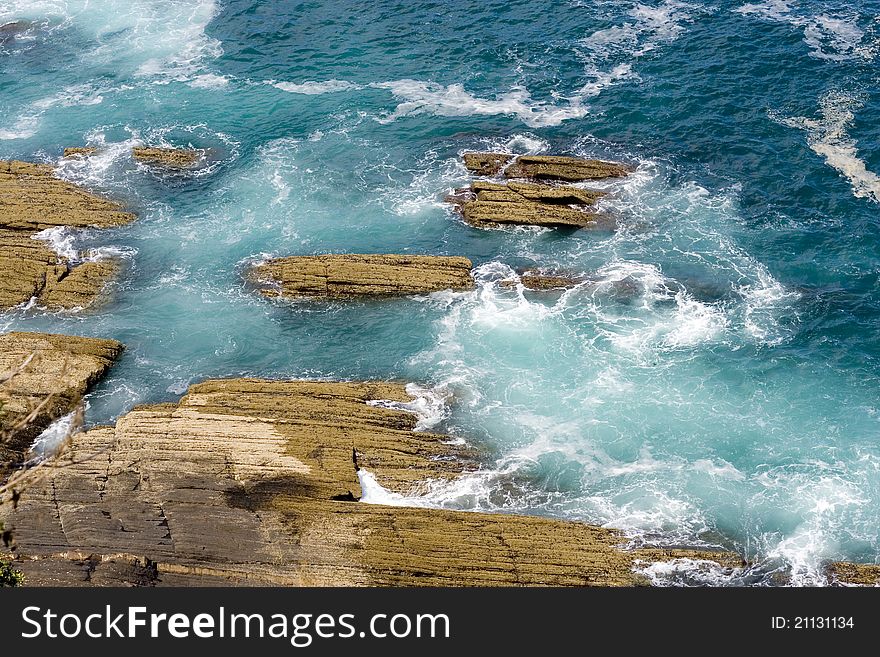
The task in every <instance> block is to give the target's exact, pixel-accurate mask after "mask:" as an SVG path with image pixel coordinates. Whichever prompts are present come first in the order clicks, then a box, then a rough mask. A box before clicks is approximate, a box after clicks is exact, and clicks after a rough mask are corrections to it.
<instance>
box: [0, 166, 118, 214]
mask: <svg viewBox="0 0 880 657" xmlns="http://www.w3.org/2000/svg"><path fill="white" fill-rule="evenodd" d="M134 219H135V215H133V214H132V213H130V212H125V211H124V210H123V208H122V206H121V205H120V204H119V203H116V202H114V201H110V200H108V199H105V198H101V197H99V196H95V195H94V194H92V193H90V192H88V191H86V190H84V189H82V188H80V187H77V186H76V185H74V184H72V183H69V182H67V181H65V180H60V179H58V178H56V177H55V176H54V169H53V168H52V167H51V166H49V165H45V164H32V163H30V162H17V161H14V160H13V161H5V160H0V228H6V229H11V230H26V231H31V232H36V231H41V230H45V229H46V228H54V227H56V226H69V227H71V228H89V227H91V228H113V227H115V226H122V225H124V224H127V223H130V222H132V221H134Z"/></svg>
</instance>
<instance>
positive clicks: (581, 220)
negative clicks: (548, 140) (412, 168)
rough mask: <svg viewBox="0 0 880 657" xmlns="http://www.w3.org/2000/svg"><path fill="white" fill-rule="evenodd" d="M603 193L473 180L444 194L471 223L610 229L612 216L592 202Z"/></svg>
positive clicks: (559, 187) (561, 187)
mask: <svg viewBox="0 0 880 657" xmlns="http://www.w3.org/2000/svg"><path fill="white" fill-rule="evenodd" d="M602 195H603V192H598V191H592V190H585V189H580V188H577V187H568V186H551V185H538V184H535V183H523V182H510V183H506V184H504V183H495V182H488V181H484V180H476V181H474V182H473V183H471V186H470V187H469V188H464V189H459V190H456V191H455V193H454V194H451V195H450V196H447V197H446V201H447V202H449V203H452V204H453V205H455V207H456V208H457V209H458V210H459V211H460V212H461V215H462V217H463V218H464V220H465V221H467V222H468V223H469V224H471V225H472V226H477V227H486V226H500V225H504V224H517V225H526V226H548V227H570V228H596V229H612V228H613V227H614V220H613V218H611V217H609V216H606V215H602V214H597V213H596V212H594V211H593V207H592V206H593V204H594V203H595V202H596V200H597V199H598V198H600V197H601V196H602Z"/></svg>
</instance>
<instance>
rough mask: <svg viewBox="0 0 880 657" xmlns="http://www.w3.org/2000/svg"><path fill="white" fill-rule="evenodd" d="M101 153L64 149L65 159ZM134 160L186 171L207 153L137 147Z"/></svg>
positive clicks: (89, 148)
mask: <svg viewBox="0 0 880 657" xmlns="http://www.w3.org/2000/svg"><path fill="white" fill-rule="evenodd" d="M98 152H100V149H98V148H96V147H94V146H77V147H72V148H65V149H64V157H89V156H90V155H94V154H95V153H98ZM131 154H132V157H134V159H136V160H138V161H139V162H143V163H144V164H147V165H149V166H151V167H159V168H165V169H171V170H184V169H191V168H193V167H195V165H196V164H198V163H199V161H200V160H201V159H202V158H203V157H204V155H205V151H203V150H199V149H194V148H157V147H152V146H151V147H147V146H136V147H134V148H132V149H131Z"/></svg>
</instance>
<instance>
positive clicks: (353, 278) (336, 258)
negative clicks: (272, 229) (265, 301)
mask: <svg viewBox="0 0 880 657" xmlns="http://www.w3.org/2000/svg"><path fill="white" fill-rule="evenodd" d="M471 268H472V264H471V261H470V260H468V259H467V258H459V257H451V256H409V255H357V254H350V255H319V256H291V257H287V258H274V259H272V260H269V261H267V262H265V263H262V264H259V265H257V266H255V267H254V268H253V269H252V270H251V271H250V272H249V273H248V277H249V278H250V279H251V280H252V281H254V282H255V283H256V284H257V285H259V286H260V291H261V293H262V294H265V295H267V296H281V297H288V298H304V297H311V298H325V299H326V298H352V297H365V296H366V297H369V296H374V297H376V296H378V297H382V296H400V295H408V294H427V293H429V292H437V291H439V290H447V289H452V290H466V289H470V288H472V287H474V281H473V278H472V276H471Z"/></svg>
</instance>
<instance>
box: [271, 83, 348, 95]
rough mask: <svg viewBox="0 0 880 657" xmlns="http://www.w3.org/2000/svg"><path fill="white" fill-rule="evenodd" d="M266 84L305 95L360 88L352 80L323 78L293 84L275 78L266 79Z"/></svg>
mask: <svg viewBox="0 0 880 657" xmlns="http://www.w3.org/2000/svg"><path fill="white" fill-rule="evenodd" d="M266 84H271V85H272V86H273V87H275V88H276V89H281V91H286V92H288V93H291V94H303V95H306V96H317V95H321V94H332V93H338V92H340V91H353V90H356V89H361V88H362V87H361V86H360V85H357V84H354V83H352V82H346V81H345V80H324V81H321V82H316V81H314V80H307V81H306V82H302V83H300V84H295V83H293V82H276V81H275V80H268V81H267V82H266Z"/></svg>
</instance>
